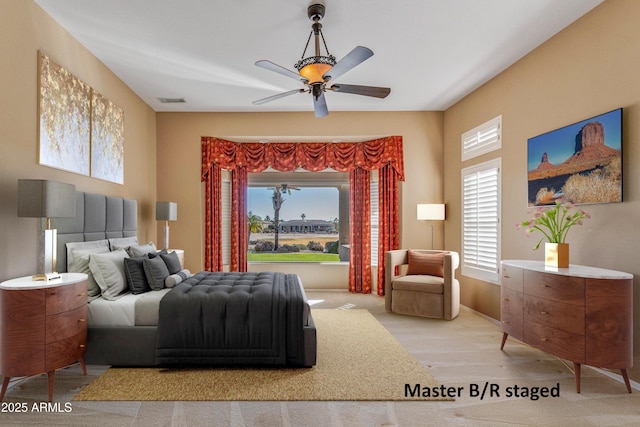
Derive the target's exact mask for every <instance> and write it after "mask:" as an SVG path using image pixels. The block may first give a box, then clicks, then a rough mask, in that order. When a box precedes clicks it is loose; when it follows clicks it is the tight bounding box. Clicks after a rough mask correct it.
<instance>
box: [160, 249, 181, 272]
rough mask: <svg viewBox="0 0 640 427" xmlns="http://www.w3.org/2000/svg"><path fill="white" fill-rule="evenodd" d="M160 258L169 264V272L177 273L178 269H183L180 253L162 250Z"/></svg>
mask: <svg viewBox="0 0 640 427" xmlns="http://www.w3.org/2000/svg"><path fill="white" fill-rule="evenodd" d="M160 258H162V260H163V261H164V263H165V264H167V269H168V270H169V274H176V273H177V272H178V271H180V270H181V269H182V266H181V265H180V258H178V254H177V253H175V252H173V251H171V252H169V253H162V252H160Z"/></svg>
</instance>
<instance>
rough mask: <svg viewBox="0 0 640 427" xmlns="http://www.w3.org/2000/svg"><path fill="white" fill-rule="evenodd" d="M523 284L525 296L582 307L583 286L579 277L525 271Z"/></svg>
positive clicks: (583, 297) (582, 281)
mask: <svg viewBox="0 0 640 427" xmlns="http://www.w3.org/2000/svg"><path fill="white" fill-rule="evenodd" d="M524 283H525V285H524V293H525V294H528V295H534V296H538V297H542V298H546V299H550V300H555V301H560V302H565V303H567V304H574V305H581V306H584V299H585V284H584V279H583V278H581V277H572V276H560V275H557V274H547V273H540V272H538V271H530V270H527V271H525V272H524Z"/></svg>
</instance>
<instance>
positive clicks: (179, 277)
mask: <svg viewBox="0 0 640 427" xmlns="http://www.w3.org/2000/svg"><path fill="white" fill-rule="evenodd" d="M189 277H191V272H190V271H189V270H187V269H184V270H180V271H178V272H177V273H176V274H172V275H170V276H167V278H166V279H164V285H165V286H166V287H167V288H173V287H174V286H175V285H178V284H180V283H182V282H183V281H184V280H187V279H188V278H189Z"/></svg>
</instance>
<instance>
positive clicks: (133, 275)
mask: <svg viewBox="0 0 640 427" xmlns="http://www.w3.org/2000/svg"><path fill="white" fill-rule="evenodd" d="M145 259H146V257H136V258H125V259H124V273H125V275H126V276H127V284H128V285H129V288H130V289H131V292H132V293H134V294H142V293H144V292H149V291H150V290H151V288H150V287H149V282H148V281H147V275H146V273H145V272H144V264H143V263H142V261H143V260H145Z"/></svg>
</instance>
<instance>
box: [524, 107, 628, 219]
mask: <svg viewBox="0 0 640 427" xmlns="http://www.w3.org/2000/svg"><path fill="white" fill-rule="evenodd" d="M527 148H528V163H527V169H528V205H529V206H544V205H551V204H554V203H555V201H556V200H557V199H559V198H562V200H563V201H565V202H571V203H574V204H588V203H612V202H621V201H622V108H619V109H617V110H613V111H610V112H608V113H604V114H601V115H599V116H595V117H591V118H589V119H586V120H583V121H580V122H578V123H574V124H571V125H568V126H565V127H563V128H560V129H557V130H554V131H551V132H548V133H545V134H542V135H539V136H536V137H533V138H530V139H529V140H528V147H527Z"/></svg>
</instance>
